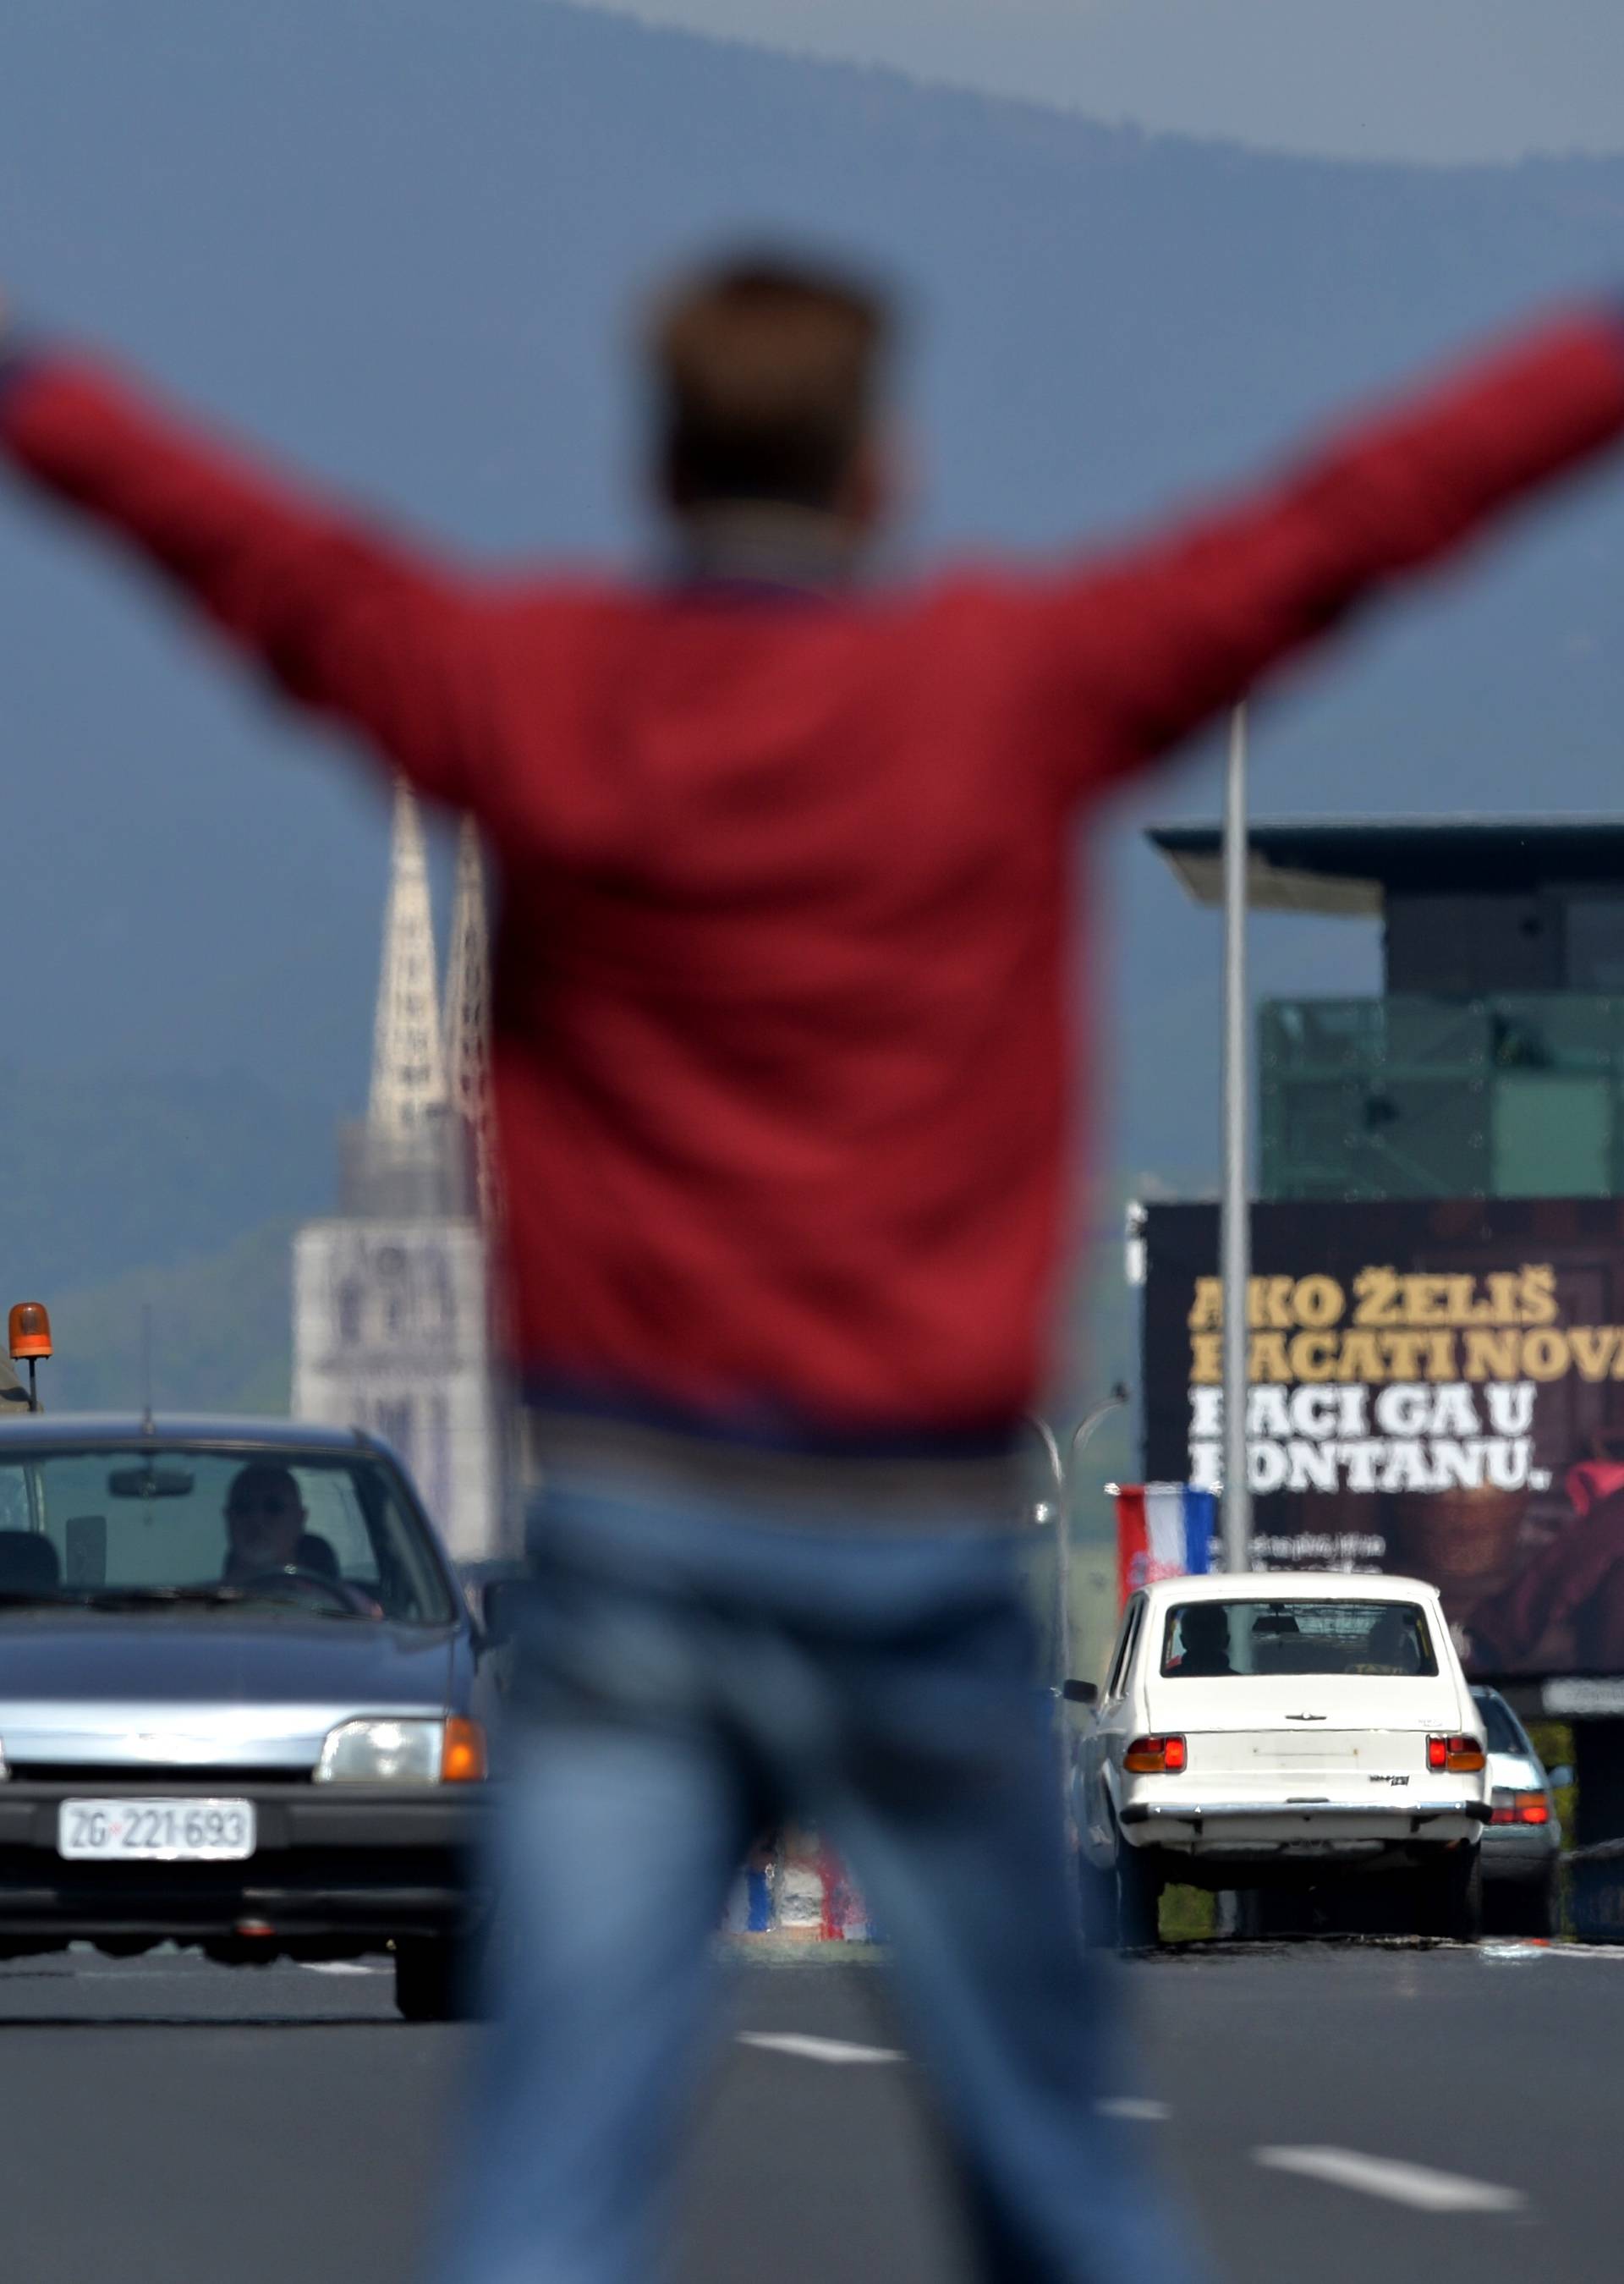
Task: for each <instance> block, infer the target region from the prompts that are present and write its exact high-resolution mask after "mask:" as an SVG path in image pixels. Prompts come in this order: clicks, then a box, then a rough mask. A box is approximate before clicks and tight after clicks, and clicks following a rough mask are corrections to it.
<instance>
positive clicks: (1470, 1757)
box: [1426, 1737, 1485, 1776]
mask: <svg viewBox="0 0 1624 2284" xmlns="http://www.w3.org/2000/svg"><path fill="white" fill-rule="evenodd" d="M1426 1765H1427V1767H1428V1768H1429V1769H1431V1770H1433V1772H1434V1773H1435V1774H1436V1773H1438V1772H1441V1771H1443V1770H1445V1769H1447V1770H1448V1772H1449V1773H1450V1774H1451V1775H1452V1776H1470V1775H1472V1773H1473V1772H1475V1771H1477V1770H1478V1769H1480V1768H1482V1767H1483V1766H1484V1765H1485V1762H1484V1757H1483V1748H1482V1746H1481V1745H1480V1744H1479V1742H1478V1740H1477V1739H1476V1738H1475V1737H1429V1738H1428V1739H1427V1740H1426Z"/></svg>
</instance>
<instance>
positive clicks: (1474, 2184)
mask: <svg viewBox="0 0 1624 2284" xmlns="http://www.w3.org/2000/svg"><path fill="white" fill-rule="evenodd" d="M1252 2155H1253V2161H1254V2163H1257V2164H1260V2165H1267V2166H1269V2168H1270V2169H1271V2170H1272V2171H1275V2172H1277V2173H1301V2174H1303V2175H1305V2176H1306V2177H1307V2178H1308V2179H1309V2180H1315V2181H1329V2182H1331V2183H1332V2184H1333V2185H1334V2186H1337V2187H1338V2188H1343V2189H1358V2190H1360V2191H1362V2193H1363V2194H1364V2195H1366V2196H1370V2197H1386V2199H1387V2200H1388V2201H1389V2202H1391V2203H1393V2204H1398V2205H1409V2206H1410V2207H1411V2208H1412V2209H1413V2210H1415V2211H1417V2212H1436V2213H1446V2212H1448V2213H1463V2212H1483V2213H1490V2212H1495V2213H1507V2212H1520V2211H1521V2210H1523V2208H1524V2207H1525V2206H1526V2203H1527V2202H1528V2200H1527V2198H1526V2196H1525V2195H1524V2194H1523V2192H1522V2191H1521V2190H1520V2189H1512V2188H1508V2187H1506V2186H1503V2184H1502V2183H1500V2182H1497V2181H1473V2180H1470V2179H1468V2178H1467V2177H1466V2175H1465V2174H1464V2173H1441V2172H1437V2171H1434V2170H1433V2167H1432V2166H1430V2165H1412V2164H1409V2163H1407V2162H1406V2161H1405V2160H1404V2159H1403V2158H1401V2157H1370V2156H1366V2155H1364V2153H1363V2152H1362V2150H1358V2149H1333V2148H1316V2147H1302V2148H1290V2147H1283V2148H1263V2149H1254V2150H1253V2153H1252Z"/></svg>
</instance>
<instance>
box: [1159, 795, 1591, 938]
mask: <svg viewBox="0 0 1624 2284" xmlns="http://www.w3.org/2000/svg"><path fill="white" fill-rule="evenodd" d="M1148 838H1149V840H1150V841H1151V843H1152V846H1153V847H1154V848H1156V849H1159V851H1160V853H1161V855H1162V856H1165V857H1166V859H1167V863H1168V864H1170V865H1171V866H1172V868H1173V870H1174V872H1175V873H1176V874H1177V875H1178V877H1179V879H1180V880H1182V881H1183V884H1184V886H1185V888H1188V890H1189V891H1190V894H1191V896H1193V897H1194V898H1195V900H1196V902H1197V903H1201V904H1219V903H1222V901H1223V857H1222V845H1223V844H1222V833H1221V830H1220V828H1219V827H1218V826H1217V825H1157V826H1154V827H1153V828H1152V831H1151V833H1150V834H1149V835H1148ZM1248 844H1249V847H1248V862H1247V885H1248V896H1247V901H1248V902H1249V903H1250V904H1251V905H1252V906H1253V909H1254V910H1256V911H1284V912H1326V913H1342V914H1347V915H1348V916H1349V917H1351V918H1354V919H1380V918H1381V916H1382V913H1383V911H1384V910H1385V909H1386V898H1387V896H1388V894H1389V893H1390V892H1392V891H1397V892H1399V893H1400V894H1409V895H1415V894H1426V893H1433V894H1448V893H1453V894H1456V895H1458V894H1461V893H1470V894H1473V895H1480V896H1494V895H1519V894H1526V892H1527V891H1528V890H1530V889H1532V888H1541V887H1543V886H1544V885H1545V884H1546V883H1548V882H1556V881H1562V882H1573V883H1581V882H1587V881H1594V882H1606V883H1608V884H1612V885H1617V886H1618V887H1620V888H1621V889H1624V822H1620V820H1619V819H1618V818H1617V817H1357V818H1355V817H1348V818H1336V817H1332V818H1323V817H1313V818H1302V819H1291V818H1287V819H1284V820H1280V821H1277V822H1272V823H1267V822H1266V823H1257V824H1253V825H1252V827H1251V829H1250V833H1249V834H1248Z"/></svg>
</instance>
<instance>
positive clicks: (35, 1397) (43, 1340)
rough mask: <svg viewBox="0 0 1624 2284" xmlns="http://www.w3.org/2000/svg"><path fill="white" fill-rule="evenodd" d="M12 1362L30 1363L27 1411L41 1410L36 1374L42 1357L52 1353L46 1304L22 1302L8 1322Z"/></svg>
mask: <svg viewBox="0 0 1624 2284" xmlns="http://www.w3.org/2000/svg"><path fill="white" fill-rule="evenodd" d="M6 1331H7V1334H8V1335H9V1340H10V1346H11V1351H12V1361H13V1363H17V1364H20V1363H21V1362H22V1360H23V1358H24V1357H27V1360H28V1409H29V1411H30V1412H37V1411H38V1410H39V1408H40V1398H39V1387H38V1384H37V1381H36V1378H35V1375H36V1373H37V1372H38V1369H39V1360H40V1358H41V1357H48V1356H49V1355H50V1354H51V1311H50V1310H48V1309H47V1308H46V1306H45V1304H44V1302H43V1301H19V1302H17V1303H16V1304H15V1305H14V1307H13V1308H12V1313H11V1317H10V1318H9V1319H8V1321H7V1326H6Z"/></svg>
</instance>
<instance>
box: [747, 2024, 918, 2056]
mask: <svg viewBox="0 0 1624 2284" xmlns="http://www.w3.org/2000/svg"><path fill="white" fill-rule="evenodd" d="M738 2043H739V2045H741V2046H761V2047H763V2048H764V2049H765V2050H766V2051H767V2052H768V2053H774V2054H795V2055H798V2056H799V2057H800V2060H801V2061H808V2062H902V2061H907V2059H908V2057H907V2055H906V2054H904V2053H902V2052H901V2051H900V2049H899V2048H897V2047H895V2046H857V2045H852V2044H851V2042H850V2041H849V2040H848V2039H846V2038H812V2037H809V2036H808V2034H807V2033H806V2032H805V2031H802V2030H741V2031H740V2032H739V2034H738Z"/></svg>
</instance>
